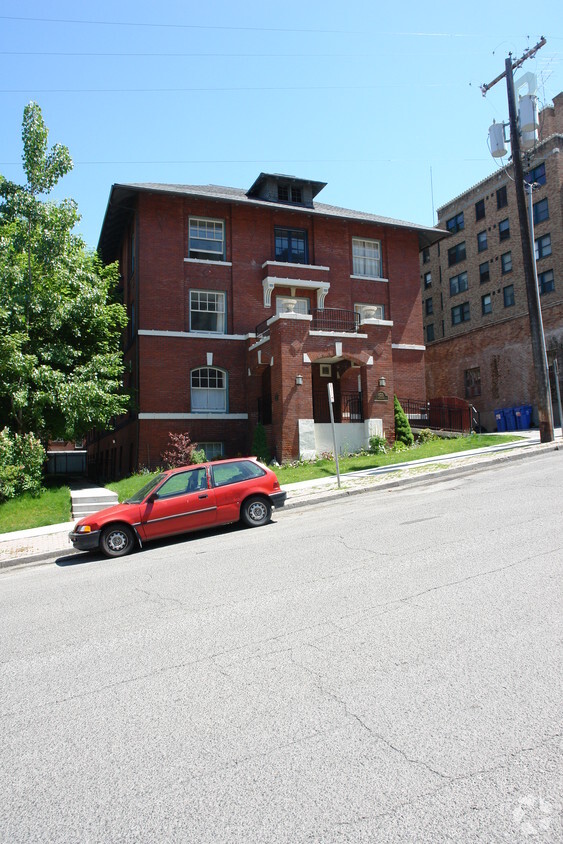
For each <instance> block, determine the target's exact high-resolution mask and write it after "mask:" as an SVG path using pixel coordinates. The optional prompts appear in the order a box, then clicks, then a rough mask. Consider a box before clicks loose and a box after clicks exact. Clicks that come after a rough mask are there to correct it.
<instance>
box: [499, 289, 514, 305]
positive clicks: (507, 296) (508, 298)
mask: <svg viewBox="0 0 563 844" xmlns="http://www.w3.org/2000/svg"><path fill="white" fill-rule="evenodd" d="M502 295H503V297H504V307H505V308H511V307H512V306H513V304H514V285H513V284H509V285H508V287H503V288H502Z"/></svg>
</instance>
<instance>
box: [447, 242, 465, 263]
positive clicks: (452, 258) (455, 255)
mask: <svg viewBox="0 0 563 844" xmlns="http://www.w3.org/2000/svg"><path fill="white" fill-rule="evenodd" d="M460 261H465V241H464V240H463V241H462V242H461V243H458V244H457V246H451V247H450V248H449V249H448V267H452V266H453V265H454V264H459V262H460Z"/></svg>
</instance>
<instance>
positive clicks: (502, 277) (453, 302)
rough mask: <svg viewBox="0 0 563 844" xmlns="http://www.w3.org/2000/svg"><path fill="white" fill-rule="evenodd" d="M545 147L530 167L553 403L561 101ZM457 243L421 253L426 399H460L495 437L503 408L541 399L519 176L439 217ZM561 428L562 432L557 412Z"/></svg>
mask: <svg viewBox="0 0 563 844" xmlns="http://www.w3.org/2000/svg"><path fill="white" fill-rule="evenodd" d="M539 123H540V133H539V143H538V144H537V145H536V147H535V149H533V150H532V151H531V153H529V154H528V159H527V161H526V162H525V172H526V173H527V179H528V180H529V182H530V183H533V185H534V191H533V194H532V202H533V221H534V240H535V253H536V259H537V273H538V283H539V289H540V294H541V295H540V301H541V307H542V316H543V324H544V332H545V337H546V347H547V352H548V360H549V363H550V379H551V383H552V397H554V396H555V392H554V384H553V367H552V366H551V364H552V363H553V360H554V359H555V358H557V362H558V367H559V373H560V375H561V372H562V371H563V278H562V276H561V267H562V259H563V225H562V184H563V182H562V175H563V174H562V166H563V162H562V151H563V150H562V146H563V94H558V96H557V97H555V99H554V101H553V106H552V107H548V108H545V109H543V110H542V111H541V112H540V115H539ZM438 226H439V227H440V228H445V229H447V230H448V231H449V232H450V237H449V238H447V239H446V240H444V241H443V242H441V243H438V244H436V245H435V246H430V247H426V248H425V249H423V250H422V253H421V265H420V267H421V289H422V309H423V310H422V313H423V321H424V337H425V340H426V345H427V351H426V390H427V395H428V397H429V398H433V397H438V396H452V395H454V396H459V397H461V398H465V399H467V400H468V401H470V402H471V403H472V404H473V405H474V406H475V407H476V408H477V410H479V411H480V414H481V424H482V425H483V427H484V428H486V429H487V430H489V431H491V430H495V429H496V423H495V414H494V411H495V409H497V408H504V407H512V406H515V405H525V404H529V405H532V406H533V407H534V411H533V412H534V421H535V423H536V424H537V407H535V405H536V403H537V395H536V387H535V375H534V368H533V361H532V348H531V339H530V325H529V318H528V304H527V296H526V287H525V282H524V273H523V267H522V248H521V241H520V229H519V222H518V212H517V206H516V193H515V190H514V181H513V172H512V167H511V166H509V167H505V168H502V169H499V170H498V171H497V172H496V173H494V174H493V175H492V176H489V177H488V178H487V179H484V180H483V181H482V182H479V184H477V185H475V186H474V187H472V188H470V189H469V190H468V191H466V192H465V193H464V194H462V195H461V196H458V197H456V198H455V199H453V200H452V201H451V202H449V203H447V205H444V206H443V207H442V208H439V209H438ZM554 414H555V423H556V424H560V422H559V420H558V414H557V403H556V402H554Z"/></svg>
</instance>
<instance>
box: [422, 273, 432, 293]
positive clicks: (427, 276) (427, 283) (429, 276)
mask: <svg viewBox="0 0 563 844" xmlns="http://www.w3.org/2000/svg"><path fill="white" fill-rule="evenodd" d="M431 285H432V273H424V289H425V290H426V288H427V287H430V286H431Z"/></svg>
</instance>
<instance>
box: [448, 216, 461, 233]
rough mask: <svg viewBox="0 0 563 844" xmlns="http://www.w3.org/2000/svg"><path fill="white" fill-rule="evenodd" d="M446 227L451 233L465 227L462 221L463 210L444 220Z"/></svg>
mask: <svg viewBox="0 0 563 844" xmlns="http://www.w3.org/2000/svg"><path fill="white" fill-rule="evenodd" d="M446 228H447V230H448V231H449V232H451V234H455V233H456V232H460V231H462V229H464V228H465V224H464V222H463V211H461V213H459V214H456V215H455V217H450V219H449V220H446Z"/></svg>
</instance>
